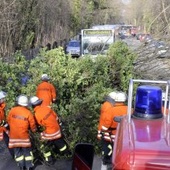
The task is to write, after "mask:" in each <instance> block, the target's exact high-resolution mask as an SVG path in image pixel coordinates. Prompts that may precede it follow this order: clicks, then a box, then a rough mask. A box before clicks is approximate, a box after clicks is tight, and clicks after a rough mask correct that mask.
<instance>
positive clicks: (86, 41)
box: [81, 29, 115, 56]
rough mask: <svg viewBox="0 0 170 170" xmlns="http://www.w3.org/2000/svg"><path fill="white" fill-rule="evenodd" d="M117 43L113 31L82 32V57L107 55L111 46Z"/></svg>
mask: <svg viewBox="0 0 170 170" xmlns="http://www.w3.org/2000/svg"><path fill="white" fill-rule="evenodd" d="M114 42H115V34H114V30H113V29H83V30H81V56H84V55H98V54H106V52H107V50H108V48H109V46H110V44H112V43H114Z"/></svg>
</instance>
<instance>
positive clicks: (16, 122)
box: [7, 106, 36, 148]
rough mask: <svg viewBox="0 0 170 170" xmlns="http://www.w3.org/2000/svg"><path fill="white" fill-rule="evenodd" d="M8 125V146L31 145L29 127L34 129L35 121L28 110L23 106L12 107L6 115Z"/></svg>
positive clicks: (33, 130)
mask: <svg viewBox="0 0 170 170" xmlns="http://www.w3.org/2000/svg"><path fill="white" fill-rule="evenodd" d="M7 122H8V124H9V127H10V132H9V145H8V146H9V148H15V147H31V142H30V137H29V129H31V131H32V132H35V131H36V122H35V119H34V116H33V114H32V113H31V111H30V110H28V109H27V108H26V107H23V106H16V107H14V108H12V109H11V110H10V112H9V114H8V116H7Z"/></svg>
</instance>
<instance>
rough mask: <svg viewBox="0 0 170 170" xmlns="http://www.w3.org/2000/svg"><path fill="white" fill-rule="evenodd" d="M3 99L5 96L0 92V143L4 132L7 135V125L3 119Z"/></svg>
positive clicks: (4, 105)
mask: <svg viewBox="0 0 170 170" xmlns="http://www.w3.org/2000/svg"><path fill="white" fill-rule="evenodd" d="M5 97H6V94H5V93H4V92H3V91H0V141H2V140H3V138H4V132H6V133H8V131H7V129H6V127H7V126H8V124H7V123H6V118H5V107H6V104H5Z"/></svg>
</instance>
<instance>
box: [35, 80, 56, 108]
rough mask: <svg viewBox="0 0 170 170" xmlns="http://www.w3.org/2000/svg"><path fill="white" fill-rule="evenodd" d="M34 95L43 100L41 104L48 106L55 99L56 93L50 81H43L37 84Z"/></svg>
mask: <svg viewBox="0 0 170 170" xmlns="http://www.w3.org/2000/svg"><path fill="white" fill-rule="evenodd" d="M36 96H37V97H38V98H39V99H42V100H43V102H42V105H44V106H50V105H51V104H52V101H54V100H56V97H57V94H56V90H55V87H54V86H53V85H52V84H51V83H49V82H46V81H43V82H41V83H40V84H39V85H38V86H37V90H36Z"/></svg>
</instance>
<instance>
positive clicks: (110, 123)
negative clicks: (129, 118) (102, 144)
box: [97, 101, 127, 142]
mask: <svg viewBox="0 0 170 170" xmlns="http://www.w3.org/2000/svg"><path fill="white" fill-rule="evenodd" d="M125 114H127V106H126V105H125V104H124V103H115V105H114V106H113V105H112V104H111V103H110V102H108V101H106V102H104V103H103V105H102V107H101V113H100V119H99V125H98V135H97V138H98V139H101V138H102V137H103V138H104V140H106V141H109V142H110V141H113V142H114V139H115V134H116V127H117V124H118V123H117V122H115V121H114V120H113V118H114V117H115V116H123V115H125ZM101 132H102V133H103V134H101Z"/></svg>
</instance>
